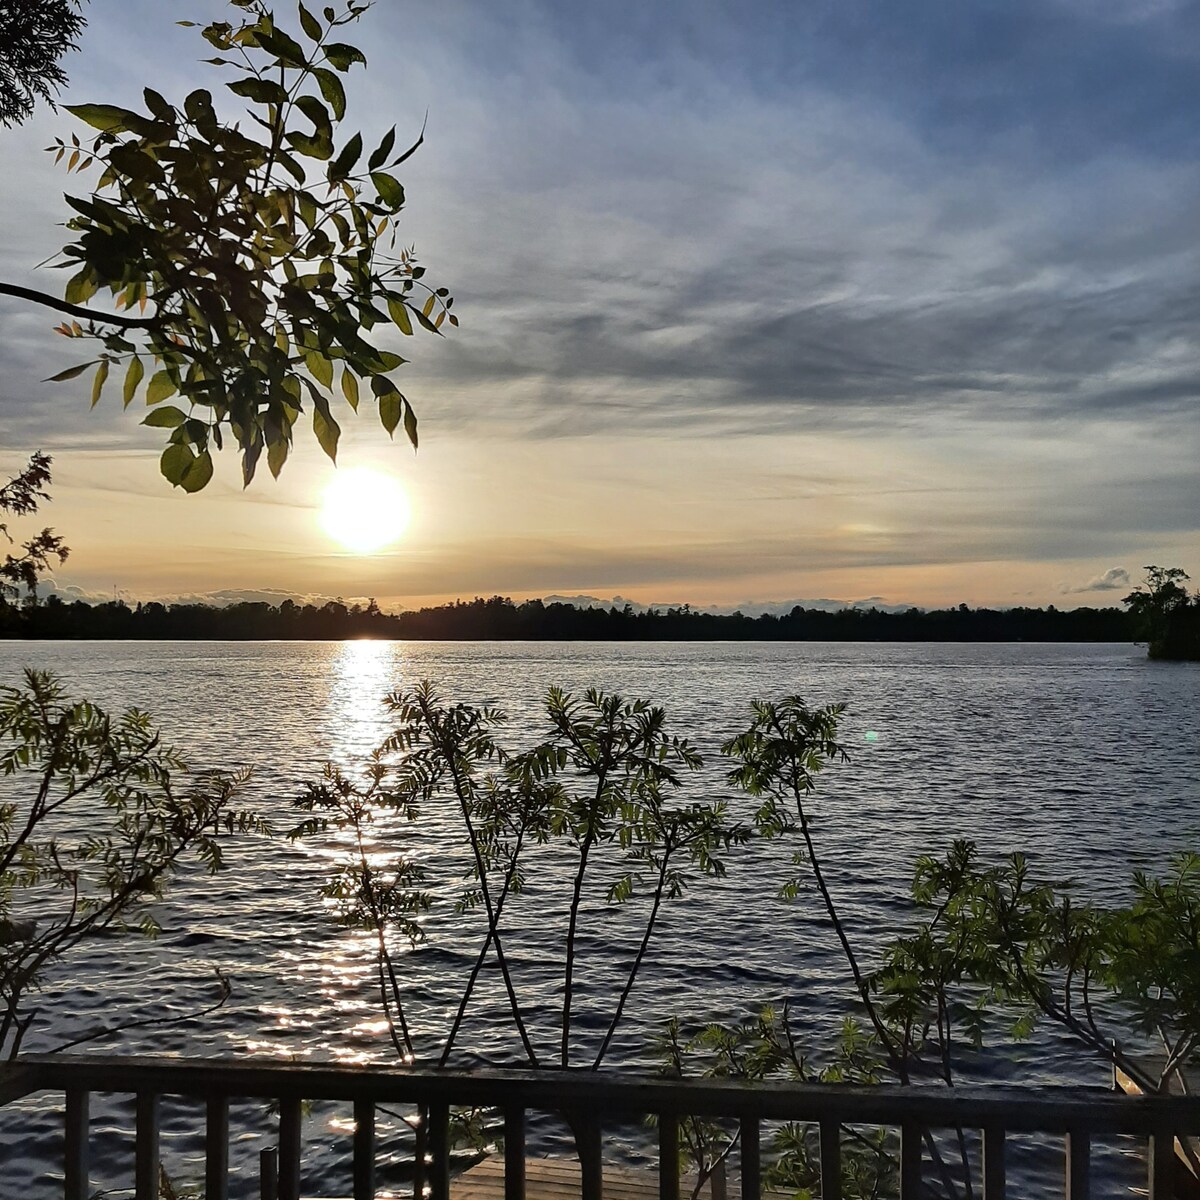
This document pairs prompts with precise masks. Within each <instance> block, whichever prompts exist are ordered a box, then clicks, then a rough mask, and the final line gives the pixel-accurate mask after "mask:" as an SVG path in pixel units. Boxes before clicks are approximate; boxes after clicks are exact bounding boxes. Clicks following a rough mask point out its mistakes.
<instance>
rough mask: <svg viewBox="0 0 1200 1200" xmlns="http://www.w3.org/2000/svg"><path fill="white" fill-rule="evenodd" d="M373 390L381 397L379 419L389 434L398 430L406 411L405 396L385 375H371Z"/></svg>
mask: <svg viewBox="0 0 1200 1200" xmlns="http://www.w3.org/2000/svg"><path fill="white" fill-rule="evenodd" d="M371 391H373V392H374V393H375V395H376V396H377V397H378V399H379V421H380V424H381V425H382V426H383V427H384V429H386V430H387V431H388V436H389V437H390V436H391V435H392V434H394V433H395V432H396V426H397V425H399V424H400V418H401V417H402V416H403V413H404V397H403V396H401V395H400V393H399V392H398V391H397V390H396V385H395V384H394V383H393V382H392V381H391V380H390V379H388V378H387V377H386V376H384V375H372V376H371Z"/></svg>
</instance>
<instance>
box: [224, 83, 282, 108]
mask: <svg viewBox="0 0 1200 1200" xmlns="http://www.w3.org/2000/svg"><path fill="white" fill-rule="evenodd" d="M225 86H226V87H227V88H228V89H229V90H230V91H231V92H233V94H234V95H235V96H243V97H245V98H246V99H247V100H253V101H254V103H255V104H286V103H287V98H288V94H287V91H286V90H285V89H284V88H282V87H280V86H279V84H277V83H275V82H274V80H271V79H253V78H251V79H238V80H236V81H235V82H234V83H227V84H226V85H225Z"/></svg>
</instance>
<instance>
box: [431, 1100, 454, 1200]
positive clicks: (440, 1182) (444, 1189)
mask: <svg viewBox="0 0 1200 1200" xmlns="http://www.w3.org/2000/svg"><path fill="white" fill-rule="evenodd" d="M429 1197H430V1200H450V1107H449V1105H446V1104H431V1105H430V1106H429Z"/></svg>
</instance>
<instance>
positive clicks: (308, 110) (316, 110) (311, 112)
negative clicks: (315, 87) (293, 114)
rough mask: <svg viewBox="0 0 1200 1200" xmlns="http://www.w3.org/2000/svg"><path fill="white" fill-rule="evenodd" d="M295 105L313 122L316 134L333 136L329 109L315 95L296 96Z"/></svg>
mask: <svg viewBox="0 0 1200 1200" xmlns="http://www.w3.org/2000/svg"><path fill="white" fill-rule="evenodd" d="M296 107H297V108H298V109H299V110H300V111H301V112H302V113H303V114H304V115H305V116H306V117H307V118H308V119H309V120H310V121H311V122H312V123H313V125H314V126H315V127H316V130H317V136H318V137H320V136H322V135H328V136H330V137H332V136H333V120H332V118H331V117H330V116H329V109H327V108H326V107H325V105H324V104H322V103H321V101H320V100H318V99H317V98H316V96H297V97H296Z"/></svg>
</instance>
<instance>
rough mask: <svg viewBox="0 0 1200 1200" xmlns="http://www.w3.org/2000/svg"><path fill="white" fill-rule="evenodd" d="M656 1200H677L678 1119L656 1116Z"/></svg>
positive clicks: (665, 1114)
mask: <svg viewBox="0 0 1200 1200" xmlns="http://www.w3.org/2000/svg"><path fill="white" fill-rule="evenodd" d="M658 1198H659V1200H679V1118H678V1117H677V1116H676V1115H675V1114H674V1113H659V1114H658Z"/></svg>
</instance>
